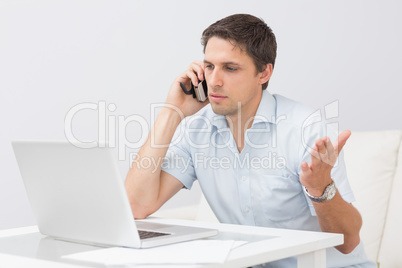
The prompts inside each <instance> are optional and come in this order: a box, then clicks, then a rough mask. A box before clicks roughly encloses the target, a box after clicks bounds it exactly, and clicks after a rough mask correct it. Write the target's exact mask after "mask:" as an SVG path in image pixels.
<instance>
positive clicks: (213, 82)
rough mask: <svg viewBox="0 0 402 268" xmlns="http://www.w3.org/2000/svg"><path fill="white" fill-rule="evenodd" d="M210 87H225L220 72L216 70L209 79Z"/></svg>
mask: <svg viewBox="0 0 402 268" xmlns="http://www.w3.org/2000/svg"><path fill="white" fill-rule="evenodd" d="M207 83H208V86H209V87H211V88H214V87H221V86H222V85H223V80H222V74H221V71H220V70H217V69H214V70H213V71H212V72H211V73H209V75H208V77H207Z"/></svg>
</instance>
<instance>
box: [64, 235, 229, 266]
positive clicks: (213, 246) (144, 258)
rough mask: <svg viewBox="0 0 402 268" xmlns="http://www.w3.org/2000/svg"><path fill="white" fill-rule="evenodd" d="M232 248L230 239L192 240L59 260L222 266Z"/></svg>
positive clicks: (86, 253)
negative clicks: (212, 264)
mask: <svg viewBox="0 0 402 268" xmlns="http://www.w3.org/2000/svg"><path fill="white" fill-rule="evenodd" d="M233 245H235V241H233V240H194V241H189V242H183V243H177V244H172V245H168V246H160V247H155V248H149V249H131V248H117V247H115V248H107V249H99V250H93V251H87V252H82V253H76V254H71V255H66V256H63V258H67V259H73V260H78V261H84V262H93V263H101V264H105V265H123V264H204V263H224V262H225V260H226V258H227V256H228V254H229V252H230V250H231V248H232V246H233Z"/></svg>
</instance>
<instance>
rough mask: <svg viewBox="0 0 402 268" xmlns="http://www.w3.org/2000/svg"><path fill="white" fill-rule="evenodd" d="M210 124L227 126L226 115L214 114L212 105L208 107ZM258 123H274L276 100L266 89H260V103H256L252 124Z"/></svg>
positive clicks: (217, 126)
mask: <svg viewBox="0 0 402 268" xmlns="http://www.w3.org/2000/svg"><path fill="white" fill-rule="evenodd" d="M209 108H210V109H209V110H210V113H211V115H212V116H211V117H210V118H212V122H211V123H212V125H214V126H216V128H217V129H218V130H219V129H223V128H228V124H227V121H226V117H225V116H224V115H220V114H216V113H214V112H213V110H212V107H209ZM258 123H273V124H275V123H276V100H275V97H274V96H272V95H271V94H270V93H269V92H268V91H267V90H263V91H262V97H261V101H260V104H259V105H258V109H257V112H256V114H255V117H254V121H253V126H254V125H255V124H258Z"/></svg>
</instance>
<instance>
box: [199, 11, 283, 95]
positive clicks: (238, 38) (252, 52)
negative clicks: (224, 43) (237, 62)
mask: <svg viewBox="0 0 402 268" xmlns="http://www.w3.org/2000/svg"><path fill="white" fill-rule="evenodd" d="M214 36H216V37H220V38H222V39H225V40H229V41H231V42H233V43H234V44H233V45H235V46H238V47H240V48H241V49H243V50H245V51H246V53H247V54H248V55H249V56H250V57H251V58H252V59H253V61H254V65H255V67H256V69H257V71H258V72H262V71H264V69H265V66H266V65H267V64H269V63H271V64H272V67H273V66H274V65H275V58H276V38H275V35H274V33H273V32H272V30H271V28H269V27H268V25H267V24H266V23H265V22H264V21H263V20H262V19H259V18H257V17H254V16H252V15H248V14H235V15H231V16H228V17H226V18H223V19H221V20H218V21H217V22H215V23H214V24H211V25H210V26H209V27H208V28H207V29H205V30H204V32H203V33H202V38H201V44H202V45H203V46H204V53H205V48H206V46H207V44H208V41H209V39H210V38H211V37H214ZM267 87H268V82H266V83H264V84H263V85H262V89H266V88H267Z"/></svg>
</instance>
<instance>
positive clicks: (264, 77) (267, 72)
mask: <svg viewBox="0 0 402 268" xmlns="http://www.w3.org/2000/svg"><path fill="white" fill-rule="evenodd" d="M273 70H274V67H273V66H272V64H271V63H269V64H267V65H266V66H265V69H264V71H262V72H261V73H260V84H261V85H262V84H264V83H266V82H268V80H269V79H270V78H271V75H272V72H273Z"/></svg>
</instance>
